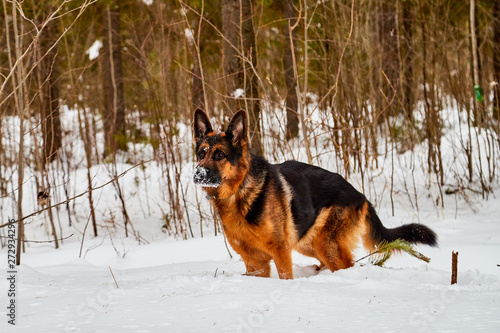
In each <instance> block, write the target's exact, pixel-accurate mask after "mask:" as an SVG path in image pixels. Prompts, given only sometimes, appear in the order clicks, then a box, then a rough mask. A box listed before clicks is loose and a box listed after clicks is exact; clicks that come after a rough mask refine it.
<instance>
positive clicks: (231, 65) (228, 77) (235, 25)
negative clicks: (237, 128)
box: [222, 0, 263, 154]
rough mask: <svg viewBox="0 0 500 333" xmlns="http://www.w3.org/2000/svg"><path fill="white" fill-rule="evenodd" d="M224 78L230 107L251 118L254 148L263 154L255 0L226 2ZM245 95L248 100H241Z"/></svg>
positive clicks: (223, 20)
mask: <svg viewBox="0 0 500 333" xmlns="http://www.w3.org/2000/svg"><path fill="white" fill-rule="evenodd" d="M222 29H223V34H224V38H223V39H224V77H225V81H226V94H228V98H227V99H226V104H227V106H228V108H229V112H230V113H231V114H234V113H235V112H236V111H238V110H239V109H242V108H245V109H246V110H247V112H248V114H249V136H250V147H251V149H252V151H254V152H255V153H257V154H262V153H263V147H262V143H261V140H260V124H259V119H260V101H259V93H258V88H257V73H256V68H257V55H256V49H255V48H256V46H255V31H254V27H253V11H252V2H251V0H224V1H222ZM238 91H243V94H244V96H240V95H241V93H239V92H238ZM240 97H244V98H240Z"/></svg>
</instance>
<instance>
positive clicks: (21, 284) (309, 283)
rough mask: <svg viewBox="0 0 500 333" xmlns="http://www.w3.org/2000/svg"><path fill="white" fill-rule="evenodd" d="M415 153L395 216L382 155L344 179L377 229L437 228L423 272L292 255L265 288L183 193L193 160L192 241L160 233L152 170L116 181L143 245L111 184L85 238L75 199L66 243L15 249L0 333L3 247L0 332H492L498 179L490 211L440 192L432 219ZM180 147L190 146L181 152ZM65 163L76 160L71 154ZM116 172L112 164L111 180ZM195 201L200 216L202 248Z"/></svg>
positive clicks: (429, 190) (34, 234) (405, 163)
mask: <svg viewBox="0 0 500 333" xmlns="http://www.w3.org/2000/svg"><path fill="white" fill-rule="evenodd" d="M68 112H69V111H68ZM450 114H451V115H453V114H454V113H453V112H451V113H450ZM444 119H447V121H449V122H448V123H447V124H446V125H447V126H448V127H449V128H452V129H453V128H457V127H456V126H453V121H454V120H453V119H455V121H456V117H455V118H453V117H451V116H450V117H448V118H446V117H444ZM461 130H463V129H461ZM457 133H458V134H457ZM187 137H190V135H189V133H188V134H187ZM457 137H458V139H457ZM463 137H464V136H460V130H456V131H453V130H449V131H448V132H447V133H446V135H445V137H444V139H443V152H444V153H443V154H444V157H443V163H444V165H445V168H446V170H447V172H446V174H445V183H446V184H448V185H447V186H452V185H453V184H455V182H454V180H455V178H456V177H457V175H459V174H460V173H459V172H458V171H460V170H459V169H460V168H461V167H462V164H460V163H458V162H457V156H458V159H460V158H462V157H461V156H460V155H459V151H460V149H462V146H461V144H460V142H459V140H460V138H463ZM481 139H482V138H481V137H480V140H481ZM68 144H69V143H68ZM74 144H75V147H76V146H78V142H76V141H75V142H74ZM424 146H425V145H422V148H417V149H416V152H415V153H414V154H408V153H407V154H402V155H397V156H396V157H395V160H394V177H393V179H394V189H395V190H394V192H393V198H392V199H393V200H392V201H393V202H394V216H392V209H393V207H392V203H391V199H390V196H389V189H388V187H389V184H390V179H391V177H392V166H391V165H392V161H391V160H390V159H388V158H385V159H384V158H383V157H381V158H380V159H379V163H380V169H379V170H378V171H377V170H375V171H373V172H372V173H370V172H368V173H369V174H368V175H366V174H365V177H366V179H365V180H364V182H362V181H361V179H360V178H359V175H356V174H352V175H351V178H350V179H349V181H350V182H351V183H353V185H354V186H355V187H356V188H358V189H360V190H361V189H362V188H364V192H365V194H366V195H367V197H368V198H369V199H370V200H371V201H372V202H373V203H374V204H375V205H376V208H377V211H378V212H379V215H380V217H381V219H382V221H383V223H384V224H385V225H386V226H387V227H396V226H399V225H401V224H403V223H409V222H420V223H424V224H426V225H428V226H429V227H431V228H432V229H433V230H435V231H436V233H437V234H438V237H439V248H430V247H427V246H419V247H417V250H419V251H420V252H422V253H423V254H425V255H426V256H428V257H430V258H431V262H430V263H429V264H426V263H423V262H421V261H418V260H417V259H414V258H412V257H410V256H408V255H404V254H402V255H397V256H393V257H392V258H391V259H390V260H389V261H388V262H387V263H386V267H384V268H381V267H375V266H372V265H370V264H369V263H368V260H366V259H365V260H362V261H361V262H359V263H357V264H356V266H355V267H353V268H350V269H347V270H342V271H337V272H335V273H331V272H330V271H322V272H320V273H316V272H315V270H314V269H313V267H312V265H313V264H316V263H317V262H315V260H313V259H311V258H305V257H303V256H301V255H299V254H297V253H294V257H293V259H294V275H295V280H293V281H283V280H279V279H278V277H277V273H276V270H275V267H272V268H273V272H272V276H271V278H270V279H264V278H258V277H250V276H244V275H242V274H243V273H244V272H245V267H244V264H243V262H242V261H241V260H240V258H239V256H238V255H237V254H236V253H235V252H234V251H233V250H232V249H229V250H228V249H227V248H226V245H225V242H224V238H223V236H222V235H221V234H220V233H219V235H218V236H214V235H213V234H214V229H213V224H211V223H213V222H211V219H210V212H209V207H208V204H207V202H206V200H204V198H203V195H202V194H201V193H199V192H200V191H199V190H198V191H197V190H196V188H195V187H194V186H193V185H192V181H191V177H192V169H193V167H194V165H193V164H192V163H191V164H186V165H185V166H184V167H183V170H182V171H181V179H182V183H183V184H184V186H185V191H186V193H187V198H188V205H189V207H188V211H189V212H190V217H191V221H192V224H193V230H194V233H195V238H190V239H188V240H180V239H175V238H173V237H169V236H168V235H167V234H165V233H162V228H161V225H162V223H163V222H162V220H161V217H162V214H163V213H162V211H161V209H160V208H161V206H162V205H165V204H166V203H165V200H166V199H165V196H164V195H163V194H162V193H163V192H164V191H165V189H164V186H165V184H164V182H165V178H164V175H163V170H162V169H161V168H160V167H158V166H157V165H156V164H154V163H150V164H148V165H147V166H146V167H145V168H143V169H141V168H137V169H134V170H132V171H130V172H129V173H127V174H126V175H125V176H124V177H122V178H121V179H120V182H122V186H123V189H124V193H125V199H126V204H127V209H128V211H129V215H130V217H131V220H132V223H133V226H134V228H135V230H136V231H137V232H138V233H140V234H141V235H142V236H143V238H144V239H146V240H147V241H148V242H149V243H148V244H145V243H144V242H141V243H139V242H138V241H137V240H135V238H134V237H129V238H126V237H125V236H124V233H123V230H122V229H120V228H117V227H116V225H113V223H112V222H113V221H115V220H116V221H115V222H116V223H118V222H120V221H121V220H120V216H121V212H120V206H119V205H118V199H117V198H116V192H115V190H114V189H113V187H112V186H111V185H110V186H108V187H105V188H104V189H102V190H99V191H96V192H95V195H94V199H95V205H96V211H97V212H98V214H99V216H100V218H99V221H98V224H99V228H100V229H99V231H100V236H99V237H96V238H94V237H92V236H91V231H90V229H91V228H90V227H89V230H87V232H86V233H85V239H83V233H84V227H85V224H86V222H87V221H88V217H89V213H88V208H87V207H88V206H87V201H86V198H85V197H82V198H79V199H77V200H75V201H74V204H73V205H72V210H73V213H74V216H73V225H72V226H71V227H69V226H68V221H67V220H66V217H65V211H64V210H63V209H62V210H61V211H60V212H59V213H57V214H56V215H57V218H56V220H61V221H62V222H60V223H59V224H58V228H60V230H58V231H59V236H60V237H67V236H69V235H71V234H73V236H72V237H70V238H68V239H66V240H65V241H64V242H63V244H61V247H60V248H59V249H57V250H55V249H54V245H53V244H52V243H28V244H27V245H28V246H27V248H26V253H23V255H22V265H21V266H19V267H18V268H17V276H16V280H17V285H16V288H15V289H16V298H15V300H16V311H17V312H16V325H15V326H12V325H9V324H8V320H9V317H8V312H9V310H8V309H7V306H8V305H9V303H8V302H9V301H10V299H12V298H10V297H8V295H7V294H8V290H9V288H10V282H9V280H8V277H9V276H10V275H9V274H10V273H7V271H8V268H7V262H8V258H7V250H6V248H3V249H2V250H1V252H0V304H1V306H0V332H2V333H3V332H221V331H228V332H332V331H337V332H401V331H408V332H420V331H422V332H477V331H482V332H497V331H498V329H499V327H500V267H498V265H499V264H500V205H499V201H498V198H496V195H495V193H498V189H499V186H498V182H496V183H494V184H493V186H494V187H495V191H494V193H493V194H490V195H489V198H488V200H483V199H482V198H481V196H480V195H479V194H474V193H473V192H466V193H468V195H469V196H468V197H467V200H465V199H464V197H463V196H462V195H459V194H451V195H445V196H444V199H441V198H440V199H439V200H445V202H444V208H442V206H441V204H442V201H439V202H437V198H438V197H440V196H439V189H438V188H437V186H436V184H434V181H433V180H429V179H427V178H426V176H425V173H424V172H423V170H422V169H423V168H425V149H424V148H423V147H424ZM185 148H186V149H189V143H188V142H187V141H186V143H185ZM419 149H420V150H421V151H419ZM75 152H76V155H79V156H80V158H81V149H77V148H75ZM497 155H498V154H497ZM294 156H299V157H300V156H301V152H298V153H297V154H295V155H294ZM325 158H326V157H325ZM483 158H484V156H483ZM73 159H74V160H76V158H75V157H73ZM497 159H498V157H497ZM73 162H74V161H73ZM318 163H319V164H321V165H322V166H323V167H325V168H328V169H329V170H331V171H337V172H340V173H343V171H342V170H336V169H335V165H336V162H334V161H332V160H331V157H329V158H328V159H325V160H318ZM74 164H75V163H74ZM484 165H487V164H486V162H485V164H484ZM128 167H130V165H125V164H123V165H121V164H119V165H118V166H117V168H118V173H120V172H121V171H123V170H126V169H127V168H128ZM91 173H92V177H93V182H94V186H98V185H100V184H104V183H105V182H106V181H107V180H109V178H110V174H111V173H110V171H109V170H108V169H107V167H106V166H104V165H96V166H94V167H93V168H92V170H91ZM67 177H68V178H69V180H68V181H69V182H71V186H70V190H71V193H70V194H71V195H76V194H78V193H81V192H83V191H85V189H86V187H87V184H86V169H85V168H84V166H83V165H82V166H81V167H80V168H78V169H76V171H72V173H71V174H70V175H69V176H67ZM26 179H27V181H26V184H25V186H26V196H27V199H26V200H25V212H26V213H29V212H31V211H34V210H36V208H37V207H36V203H35V201H34V199H33V190H32V187H33V175H31V174H30V173H29V172H28V173H27V176H26ZM61 183H62V181H59V183H58V184H61ZM472 185H474V184H472ZM34 194H35V195H36V192H35V193H34ZM2 200H4V202H3V203H2V212H1V218H2V221H0V224H3V223H5V222H7V221H6V218H7V216H9V215H11V216H12V214H13V213H12V212H13V211H15V210H13V209H12V208H11V207H13V205H12V204H11V203H9V202H7V200H8V199H6V198H4V199H2ZM197 201H200V202H201V203H200V204H201V206H202V210H203V211H205V212H206V214H207V216H205V219H204V222H203V224H202V226H203V227H204V230H205V231H204V237H203V238H201V237H200V232H199V229H200V218H199V216H198V215H199V214H198V213H197V210H196V209H195V206H196V202H197ZM27 222H28V224H27V230H26V238H27V239H29V240H50V236H49V232H47V230H50V228H49V227H48V224H47V216H46V215H45V214H40V215H38V216H36V217H34V218H32V219H30V220H29V221H27ZM209 234H210V235H209ZM179 238H180V237H179ZM452 251H458V252H459V265H458V268H459V272H458V284H457V285H453V286H450V279H451V253H452ZM230 253H231V254H232V257H231V255H230ZM365 255H366V252H365V251H364V250H362V249H360V250H359V251H358V252H357V253H356V257H357V258H361V257H363V256H365Z"/></svg>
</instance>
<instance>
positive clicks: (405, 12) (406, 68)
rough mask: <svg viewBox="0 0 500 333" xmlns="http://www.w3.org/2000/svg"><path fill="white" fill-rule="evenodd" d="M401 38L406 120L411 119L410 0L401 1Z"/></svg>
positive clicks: (411, 27)
mask: <svg viewBox="0 0 500 333" xmlns="http://www.w3.org/2000/svg"><path fill="white" fill-rule="evenodd" d="M400 3H401V7H402V8H401V21H402V30H403V31H402V38H401V42H400V47H401V66H402V68H401V70H402V79H403V80H402V82H401V89H402V94H403V96H402V100H403V103H402V104H403V110H404V112H405V115H406V117H407V118H408V120H410V121H413V103H414V99H415V97H414V94H413V53H414V52H413V18H412V12H411V8H412V5H411V2H410V1H401V2H400Z"/></svg>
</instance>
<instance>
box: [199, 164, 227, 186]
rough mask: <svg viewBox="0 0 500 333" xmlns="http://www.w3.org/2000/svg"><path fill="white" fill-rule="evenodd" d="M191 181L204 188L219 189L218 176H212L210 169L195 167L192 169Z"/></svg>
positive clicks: (219, 178) (219, 180)
mask: <svg viewBox="0 0 500 333" xmlns="http://www.w3.org/2000/svg"><path fill="white" fill-rule="evenodd" d="M193 181H194V183H195V184H196V185H201V186H205V187H219V185H220V184H221V182H222V179H221V177H220V176H219V175H218V174H214V173H213V172H212V171H210V169H208V168H205V167H202V166H197V167H196V168H195V169H194V175H193Z"/></svg>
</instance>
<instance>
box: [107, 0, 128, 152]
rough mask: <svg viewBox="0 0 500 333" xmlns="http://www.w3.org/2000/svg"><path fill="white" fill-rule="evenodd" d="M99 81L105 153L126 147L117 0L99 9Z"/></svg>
mask: <svg viewBox="0 0 500 333" xmlns="http://www.w3.org/2000/svg"><path fill="white" fill-rule="evenodd" d="M103 15H104V29H103V31H104V33H103V55H102V57H101V59H102V75H103V76H102V84H103V93H104V110H103V118H104V131H105V135H104V139H105V146H106V148H105V152H104V155H105V156H107V155H108V154H110V153H113V154H114V153H115V152H116V150H117V149H122V150H126V139H125V97H124V94H123V70H122V53H121V33H120V6H119V0H113V1H111V3H110V4H108V5H107V6H106V8H105V10H104V12H103Z"/></svg>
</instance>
